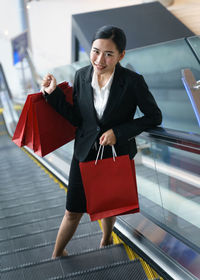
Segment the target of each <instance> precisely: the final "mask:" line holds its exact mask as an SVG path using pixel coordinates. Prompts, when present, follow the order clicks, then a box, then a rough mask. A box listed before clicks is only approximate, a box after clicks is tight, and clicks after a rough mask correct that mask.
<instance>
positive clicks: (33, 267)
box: [1, 244, 141, 280]
mask: <svg viewBox="0 0 200 280" xmlns="http://www.w3.org/2000/svg"><path fill="white" fill-rule="evenodd" d="M123 260H128V256H127V254H126V251H125V249H124V246H123V245H121V244H120V245H112V246H108V247H104V248H103V249H98V250H89V251H88V252H84V253H81V254H78V255H72V256H69V257H64V258H58V259H56V260H46V261H42V262H38V263H32V264H28V265H25V266H21V267H18V268H12V269H7V270H5V269H2V271H1V273H2V278H1V279H3V280H4V279H7V280H9V279H17V278H16V277H15V276H14V278H11V277H13V275H14V274H13V272H14V271H16V272H18V275H20V273H19V271H21V277H22V278H21V279H23V278H24V279H29V280H35V279H48V278H50V277H58V276H60V277H62V276H64V275H68V274H70V273H74V272H78V271H83V270H88V269H91V268H94V267H97V266H105V265H107V264H112V263H115V262H120V261H123ZM21 279H20V280H21ZM140 280H141V279H140Z"/></svg>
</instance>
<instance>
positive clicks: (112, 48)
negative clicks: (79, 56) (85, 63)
mask: <svg viewBox="0 0 200 280" xmlns="http://www.w3.org/2000/svg"><path fill="white" fill-rule="evenodd" d="M124 54H125V51H123V52H122V53H120V52H119V51H118V49H117V47H116V45H115V43H114V42H113V41H112V40H111V39H97V40H95V41H94V42H93V44H92V48H91V51H90V61H91V63H92V65H93V68H94V71H95V72H96V73H97V75H102V74H111V73H112V72H113V71H114V68H115V66H116V64H117V63H118V62H119V61H120V60H121V59H122V58H123V57H124Z"/></svg>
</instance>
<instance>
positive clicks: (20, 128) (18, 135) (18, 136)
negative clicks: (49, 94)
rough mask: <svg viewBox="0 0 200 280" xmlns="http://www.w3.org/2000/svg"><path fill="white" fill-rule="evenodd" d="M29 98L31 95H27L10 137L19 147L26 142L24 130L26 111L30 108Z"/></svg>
mask: <svg viewBox="0 0 200 280" xmlns="http://www.w3.org/2000/svg"><path fill="white" fill-rule="evenodd" d="M30 99H31V95H28V96H27V99H26V102H25V104H24V107H23V109H22V112H21V115H20V117H19V121H18V123H17V126H16V129H15V132H14V135H13V138H12V141H13V142H14V143H15V144H16V145H17V146H19V147H22V146H24V145H25V142H26V141H25V130H26V127H27V118H28V114H27V112H28V111H29V108H30Z"/></svg>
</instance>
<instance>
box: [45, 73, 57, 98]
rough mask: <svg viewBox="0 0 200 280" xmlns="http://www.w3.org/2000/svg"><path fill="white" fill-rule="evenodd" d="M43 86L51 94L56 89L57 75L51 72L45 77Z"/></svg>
mask: <svg viewBox="0 0 200 280" xmlns="http://www.w3.org/2000/svg"><path fill="white" fill-rule="evenodd" d="M42 87H43V90H44V91H45V92H46V93H48V94H51V93H52V92H53V91H54V90H55V89H56V79H55V77H54V76H53V75H51V74H47V75H46V76H45V77H44V78H43V82H42Z"/></svg>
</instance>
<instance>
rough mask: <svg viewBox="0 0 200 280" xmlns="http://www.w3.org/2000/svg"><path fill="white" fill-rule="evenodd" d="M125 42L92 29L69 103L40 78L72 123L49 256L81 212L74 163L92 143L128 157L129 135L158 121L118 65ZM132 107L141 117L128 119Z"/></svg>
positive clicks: (93, 150) (132, 147) (143, 93)
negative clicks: (64, 188)
mask: <svg viewBox="0 0 200 280" xmlns="http://www.w3.org/2000/svg"><path fill="white" fill-rule="evenodd" d="M125 47H126V37H125V34H124V32H123V31H122V30H121V29H119V28H117V27H113V26H104V27H101V28H100V29H99V30H98V31H97V32H96V34H95V36H94V39H93V42H92V47H91V52H90V61H91V65H89V66H87V67H84V68H82V69H80V70H78V71H77V72H76V75H75V81H74V91H73V100H74V103H73V106H72V105H70V104H69V103H67V102H66V101H65V96H64V94H63V92H62V91H61V90H60V89H59V88H58V87H56V80H55V78H54V77H53V76H52V75H50V74H49V75H47V76H46V77H45V78H44V80H43V87H44V90H45V92H46V94H45V96H46V100H47V101H48V103H49V104H51V105H52V106H53V107H54V108H55V109H56V110H57V111H58V112H59V113H60V114H62V115H63V116H64V117H65V118H67V119H68V120H69V121H70V122H71V123H72V124H73V125H74V126H76V127H77V131H76V138H75V146H74V155H73V159H72V163H71V169H70V175H69V188H68V194H67V203H66V212H65V215H64V217H63V220H62V223H61V225H60V229H59V231H58V235H57V239H56V244H55V248H54V252H53V255H52V257H53V258H55V257H57V256H65V255H67V252H66V250H65V249H64V248H65V246H66V244H67V243H68V242H69V240H70V239H71V238H72V236H73V234H74V232H75V230H76V228H77V226H78V224H79V221H80V219H81V217H82V215H83V213H84V212H86V199H85V193H84V189H83V185H82V180H81V174H80V169H79V162H81V161H89V160H94V159H95V158H96V155H97V149H98V145H103V146H105V148H104V155H105V157H111V156H112V152H111V147H110V146H111V145H115V150H116V152H117V155H125V154H129V156H130V158H133V157H134V156H135V154H136V152H137V150H136V144H135V136H136V135H138V134H140V133H141V132H142V131H144V130H145V129H147V128H150V127H153V126H156V125H159V124H160V123H161V120H162V115H161V111H160V109H159V108H158V106H157V104H156V102H155V100H154V98H153V96H152V94H151V93H150V92H149V90H148V87H147V85H146V83H145V81H144V79H143V77H142V76H141V75H139V74H137V73H135V72H133V71H130V70H128V69H126V68H123V67H122V66H121V65H120V64H119V62H120V61H121V60H122V59H123V57H124V55H125ZM137 106H138V107H139V108H140V110H141V112H142V113H143V114H144V116H143V117H141V118H137V119H133V117H134V114H135V111H136V107H137ZM94 187H95V182H94ZM114 223H115V217H110V218H105V219H102V228H103V236H102V240H101V243H100V247H102V246H106V245H109V244H112V235H111V233H112V230H113V227H114Z"/></svg>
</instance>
